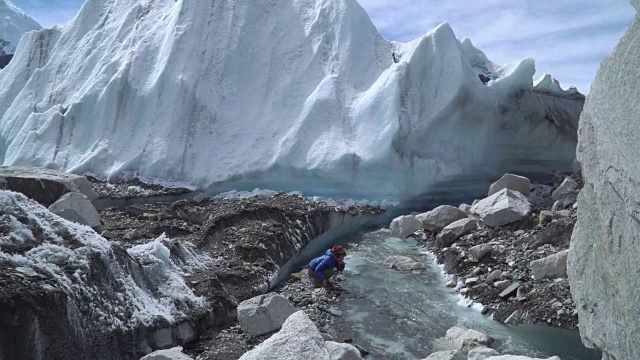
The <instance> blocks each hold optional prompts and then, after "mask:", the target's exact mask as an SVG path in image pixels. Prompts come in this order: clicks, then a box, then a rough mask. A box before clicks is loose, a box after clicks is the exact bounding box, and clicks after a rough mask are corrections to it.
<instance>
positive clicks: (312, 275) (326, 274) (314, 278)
mask: <svg viewBox="0 0 640 360" xmlns="http://www.w3.org/2000/svg"><path fill="white" fill-rule="evenodd" d="M307 272H308V273H309V279H311V281H313V284H314V285H316V286H321V285H322V281H320V278H318V274H316V272H315V271H313V270H311V268H307ZM335 273H336V271H335V270H334V269H333V268H330V269H327V270H325V271H323V272H322V275H324V277H325V279H329V278H330V277H332V276H333V275H334V274H335Z"/></svg>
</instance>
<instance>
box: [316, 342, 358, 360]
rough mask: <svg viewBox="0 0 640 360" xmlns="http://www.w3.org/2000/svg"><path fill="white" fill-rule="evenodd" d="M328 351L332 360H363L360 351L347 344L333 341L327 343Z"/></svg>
mask: <svg viewBox="0 0 640 360" xmlns="http://www.w3.org/2000/svg"><path fill="white" fill-rule="evenodd" d="M325 345H326V346H327V350H329V357H330V359H331V360H362V359H363V358H362V356H361V355H360V351H358V349H357V348H356V347H355V346H353V345H349V344H345V343H337V342H333V341H327V342H326V343H325Z"/></svg>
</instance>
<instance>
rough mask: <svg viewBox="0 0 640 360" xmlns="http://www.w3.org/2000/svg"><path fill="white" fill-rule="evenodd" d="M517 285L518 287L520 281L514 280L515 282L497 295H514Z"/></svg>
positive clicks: (502, 296)
mask: <svg viewBox="0 0 640 360" xmlns="http://www.w3.org/2000/svg"><path fill="white" fill-rule="evenodd" d="M519 287H520V283H519V282H515V283H513V284H511V285H509V286H508V287H507V288H506V289H504V290H503V291H502V292H501V293H500V295H498V296H499V297H501V298H503V299H504V298H506V297H509V296H511V295H514V294H515V293H516V292H517V291H518V288H519Z"/></svg>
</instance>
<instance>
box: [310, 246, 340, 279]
mask: <svg viewBox="0 0 640 360" xmlns="http://www.w3.org/2000/svg"><path fill="white" fill-rule="evenodd" d="M309 268H310V269H311V270H313V271H315V272H316V274H317V275H318V279H320V281H324V280H325V276H324V274H323V273H322V272H323V271H325V270H327V269H332V268H337V269H338V271H343V270H344V263H343V264H342V265H338V259H337V258H336V257H335V256H333V253H332V252H331V249H329V250H327V251H326V252H325V253H324V255H322V256H319V257H317V258H315V259H313V260H311V262H310V263H309Z"/></svg>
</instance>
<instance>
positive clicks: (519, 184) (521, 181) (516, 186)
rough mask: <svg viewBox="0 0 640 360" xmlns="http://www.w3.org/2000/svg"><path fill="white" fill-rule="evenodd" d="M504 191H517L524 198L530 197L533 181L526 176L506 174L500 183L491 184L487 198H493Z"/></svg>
mask: <svg viewBox="0 0 640 360" xmlns="http://www.w3.org/2000/svg"><path fill="white" fill-rule="evenodd" d="M502 189H509V190H513V191H517V192H519V193H521V194H522V195H524V196H529V191H531V180H529V179H528V178H526V177H524V176H518V175H513V174H504V175H502V177H501V178H500V179H499V180H498V181H496V182H494V183H493V184H491V186H490V187H489V194H488V195H487V196H491V195H493V194H495V193H497V192H498V191H500V190H502Z"/></svg>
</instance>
